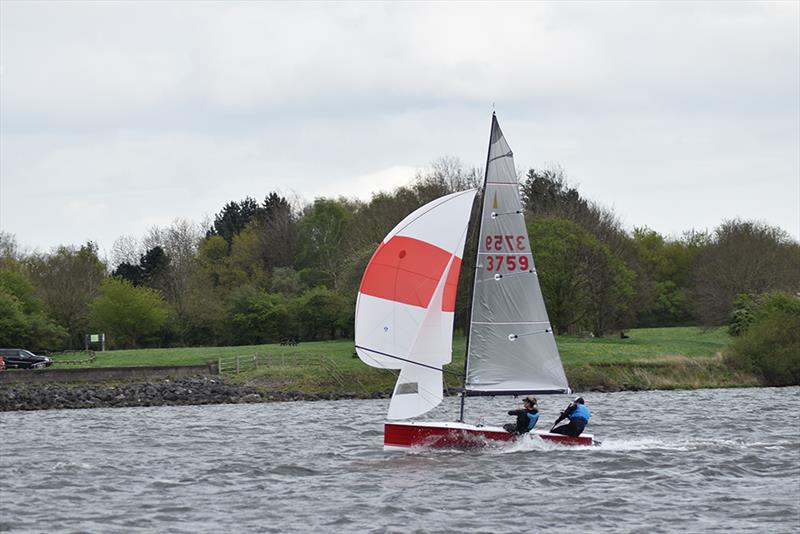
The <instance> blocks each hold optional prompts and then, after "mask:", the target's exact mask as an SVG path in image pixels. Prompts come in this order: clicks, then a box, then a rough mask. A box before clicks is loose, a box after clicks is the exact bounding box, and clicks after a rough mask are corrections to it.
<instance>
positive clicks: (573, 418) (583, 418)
mask: <svg viewBox="0 0 800 534" xmlns="http://www.w3.org/2000/svg"><path fill="white" fill-rule="evenodd" d="M589 417H590V414H589V408H587V407H586V404H585V403H584V401H583V397H578V398H577V399H575V400H574V401H572V402H571V403H570V404H569V406H567V408H566V409H565V410H564V411H563V412H561V415H560V416H559V417H558V419H556V422H555V423H553V428H552V429H550V433H552V434H564V435H565V436H572V437H578V436H580V435H581V432H583V429H584V428H586V423H588V422H589ZM564 419H569V423H567V424H565V425H561V426H560V427H558V428H556V425H557V424H558V423H560V422H561V421H563V420H564Z"/></svg>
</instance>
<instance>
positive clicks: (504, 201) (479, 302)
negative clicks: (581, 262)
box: [465, 115, 569, 395]
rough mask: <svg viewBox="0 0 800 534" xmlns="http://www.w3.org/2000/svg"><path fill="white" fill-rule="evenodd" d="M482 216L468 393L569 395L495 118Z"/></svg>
mask: <svg viewBox="0 0 800 534" xmlns="http://www.w3.org/2000/svg"><path fill="white" fill-rule="evenodd" d="M481 214H482V215H481V227H480V234H479V238H478V257H477V261H476V263H475V282H474V287H473V294H472V311H471V316H470V318H471V319H470V331H469V343H468V349H467V362H466V380H465V389H466V391H467V394H468V395H497V394H508V395H517V394H526V393H568V392H569V386H568V384H567V379H566V376H565V375H564V368H563V367H562V365H561V359H560V357H559V355H558V348H557V347H556V343H555V338H554V336H553V329H552V327H551V326H550V320H549V319H548V317H547V310H546V309H545V306H544V299H543V298H542V291H541V288H540V287H539V280H538V275H537V273H536V267H535V265H534V262H533V256H532V254H531V247H530V242H529V239H528V231H527V229H526V227H525V218H524V216H523V209H522V204H521V203H520V198H519V187H518V184H517V173H516V169H515V167H514V156H513V154H512V152H511V148H510V147H509V146H508V143H506V140H505V138H504V137H503V132H502V131H501V130H500V125H499V124H498V122H497V118H496V117H494V115H493V116H492V132H491V137H490V142H489V155H488V158H487V163H486V179H485V186H484V194H483V209H482V212H481Z"/></svg>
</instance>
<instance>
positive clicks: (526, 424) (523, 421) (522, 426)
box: [503, 397, 539, 434]
mask: <svg viewBox="0 0 800 534" xmlns="http://www.w3.org/2000/svg"><path fill="white" fill-rule="evenodd" d="M523 406H525V408H523V409H522V410H510V411H509V412H508V415H515V416H516V417H517V422H516V424H514V423H508V424H505V425H503V428H505V429H506V431H508V432H511V433H512V434H524V433H526V432H530V431H531V430H533V427H535V426H536V422H537V421H538V420H539V408H538V407H537V406H536V397H527V398H526V399H525V400H524V401H523Z"/></svg>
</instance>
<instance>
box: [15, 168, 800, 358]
mask: <svg viewBox="0 0 800 534" xmlns="http://www.w3.org/2000/svg"><path fill="white" fill-rule="evenodd" d="M481 180H482V171H481V170H480V169H477V168H466V167H465V166H463V165H462V164H461V163H460V162H458V161H457V160H454V159H449V158H443V159H441V160H438V161H437V162H434V164H433V166H432V167H431V169H430V170H427V171H425V172H420V173H417V175H416V176H415V179H414V180H413V182H412V183H411V184H410V185H408V186H404V187H400V188H397V189H395V190H393V191H391V192H380V193H377V194H375V195H373V197H372V198H371V199H370V200H369V201H359V200H354V199H348V198H317V199H315V200H314V201H313V202H310V203H306V204H301V203H299V202H297V201H292V200H290V199H287V198H286V197H284V196H282V195H280V194H279V193H277V192H269V193H268V194H266V195H265V197H264V198H263V199H262V200H257V199H254V198H249V197H248V198H245V199H243V200H238V201H231V202H228V203H227V204H225V205H224V206H222V208H221V209H220V211H219V212H218V213H217V214H216V215H215V217H214V220H213V221H212V222H210V223H208V224H207V225H206V226H205V227H203V226H201V225H197V224H194V223H191V222H187V221H182V220H177V221H175V222H173V223H172V224H171V225H170V226H168V227H165V228H159V227H154V228H151V229H150V230H149V231H148V233H147V234H146V235H145V236H144V237H142V238H133V237H121V238H119V239H118V240H117V241H116V242H115V243H114V247H113V249H112V252H111V255H112V259H111V260H108V261H106V260H103V259H101V258H100V257H99V254H98V248H97V246H96V245H95V244H94V243H86V244H84V245H82V246H77V247H76V246H60V247H58V248H56V249H55V250H53V251H50V252H47V253H40V252H35V253H23V252H21V251H20V248H19V246H18V244H17V243H16V240H15V238H14V236H13V235H9V234H6V233H0V346H24V347H27V348H32V349H36V350H43V349H47V350H59V349H64V348H79V347H81V346H82V345H83V339H84V336H85V335H86V334H88V333H100V332H102V333H105V334H106V336H107V339H108V345H109V346H110V347H112V348H128V347H145V346H201V345H203V346H205V345H246V344H260V343H271V342H278V341H282V340H326V339H335V338H343V337H344V338H347V337H351V336H352V335H353V313H354V304H355V299H356V295H357V292H358V286H359V283H360V279H361V275H362V274H363V271H364V268H365V267H366V264H367V262H368V261H369V258H370V257H371V255H372V253H373V252H374V250H375V249H376V247H377V246H378V244H379V243H380V241H381V240H382V239H383V237H384V236H385V234H386V233H387V232H388V231H389V230H391V228H392V227H394V225H395V224H397V222H398V221H400V220H401V219H402V218H403V217H405V216H406V215H407V214H408V213H410V212H411V211H413V210H414V209H416V208H417V207H419V206H421V205H422V204H424V203H426V202H429V201H430V200H433V199H435V198H437V197H439V196H442V195H444V194H447V193H451V192H454V191H458V190H463V189H466V188H469V187H474V186H476V185H479V184H480V182H481ZM520 192H521V195H522V199H523V203H524V208H525V212H526V220H527V225H528V231H529V234H530V238H531V247H532V249H533V254H534V261H535V263H536V268H537V271H538V272H539V278H540V283H541V285H542V291H543V293H544V297H545V301H546V305H547V308H548V311H549V314H550V319H551V322H552V324H553V327H554V328H555V330H556V332H557V333H559V334H591V335H594V336H603V335H609V334H614V335H616V334H617V333H618V332H619V331H620V330H623V329H626V328H632V327H657V326H678V325H689V324H699V325H707V326H715V325H721V324H726V323H728V321H729V320H730V319H731V316H732V313H733V311H734V305H735V303H736V302H737V299H741V298H743V297H741V295H746V296H749V297H750V298H756V297H758V296H759V295H762V294H765V293H769V292H775V291H778V292H781V291H782V292H787V293H789V294H790V295H792V296H794V298H796V292H797V291H798V289H800V269H798V267H797V266H798V265H800V244H798V243H797V242H796V241H795V240H793V239H791V237H790V236H789V235H788V234H787V233H786V232H785V231H783V230H781V229H780V228H776V227H772V226H769V225H767V224H765V223H762V222H758V221H746V220H738V219H736V220H727V221H723V222H721V224H720V225H719V226H718V227H717V228H716V229H714V230H713V231H712V232H706V231H694V230H692V231H688V232H686V233H684V235H683V236H681V237H680V238H674V237H665V236H662V235H660V234H659V233H658V232H656V231H654V230H652V229H649V228H636V229H634V230H633V231H632V232H629V231H626V230H625V229H623V227H622V225H621V223H620V222H619V220H618V218H617V217H616V216H615V214H614V213H613V211H612V210H610V209H608V208H605V207H603V206H600V205H598V204H597V203H595V202H592V201H590V200H588V199H585V198H583V197H582V196H581V195H580V193H579V192H578V190H577V189H576V188H574V187H572V186H570V184H569V183H568V181H567V180H566V178H565V175H564V172H563V170H561V169H558V168H555V169H530V170H529V171H528V172H527V173H525V174H524V175H522V176H521V180H520ZM478 205H479V204H478V203H477V202H476V206H478ZM476 213H477V207H476ZM473 219H476V218H475V217H473ZM476 231H477V228H476V227H471V229H470V236H472V237H471V239H468V245H467V247H466V250H465V254H464V262H463V266H462V271H461V277H460V280H459V289H458V299H457V308H456V324H457V327H460V328H464V326H465V324H466V322H467V320H468V305H469V302H468V301H469V298H468V296H469V290H468V288H469V286H470V284H471V279H472V272H473V269H474V261H475V260H474V259H475V246H476V245H475V233H476Z"/></svg>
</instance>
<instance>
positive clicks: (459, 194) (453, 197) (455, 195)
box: [392, 188, 476, 237]
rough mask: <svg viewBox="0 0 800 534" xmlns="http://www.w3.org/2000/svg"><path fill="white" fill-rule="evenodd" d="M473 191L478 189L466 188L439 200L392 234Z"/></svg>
mask: <svg viewBox="0 0 800 534" xmlns="http://www.w3.org/2000/svg"><path fill="white" fill-rule="evenodd" d="M472 191H476V189H475V188H473V189H467V190H465V191H459V192H458V193H454V194H453V196H452V197H450V198H448V199H447V200H445V201H444V202H439V203H438V204H436V205H435V206H431V207H430V208H428V209H427V210H425V211H424V212H422V213H420V214H419V215H418V216H417V217H414V219H412V220H410V221H408V223H407V224H406V225H405V226H403V227H402V228H398V229H397V231H396V232H395V233H394V234H393V235H392V237H394V236H395V235H397V234H399V233H400V232H402V231H403V230H405V229H406V228H408V227H409V226H410V225H411V223H414V222H416V221H417V220H419V218H420V217H422V216H423V215H426V214H427V213H429V212H430V211H431V210H434V209H436V208H438V207H439V206H442V205H444V204H445V203H447V202H450V201H451V200H455V199H456V198H458V197H460V196H461V195H463V194H465V193H470V192H472Z"/></svg>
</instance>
